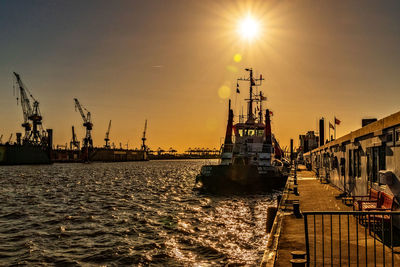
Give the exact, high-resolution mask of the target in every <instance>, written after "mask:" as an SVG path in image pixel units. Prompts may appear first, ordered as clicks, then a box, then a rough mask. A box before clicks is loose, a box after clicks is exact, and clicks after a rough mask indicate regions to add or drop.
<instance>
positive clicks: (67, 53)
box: [0, 0, 400, 151]
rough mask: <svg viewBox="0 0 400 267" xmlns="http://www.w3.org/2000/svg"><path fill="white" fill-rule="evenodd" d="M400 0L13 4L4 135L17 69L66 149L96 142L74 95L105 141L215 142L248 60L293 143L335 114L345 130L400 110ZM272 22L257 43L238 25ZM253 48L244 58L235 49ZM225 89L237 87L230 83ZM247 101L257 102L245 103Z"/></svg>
mask: <svg viewBox="0 0 400 267" xmlns="http://www.w3.org/2000/svg"><path fill="white" fill-rule="evenodd" d="M399 14H400V1H364V0H363V1H215V0H213V1H208V0H201V1H194V0H193V1H189V0H188V1H184V0H180V1H178V0H168V1H166V0H162V1H155V0H148V1H145V0H143V1H122V0H117V1H100V0H96V1H89V0H86V1H79V0H73V1H50V0H47V1H43V0H30V1H22V0H21V1H14V0H12V1H4V0H2V1H0V124H1V127H0V135H1V134H3V135H4V137H3V141H4V139H7V138H8V136H9V135H10V133H11V132H14V133H15V132H17V131H18V132H22V130H23V129H22V127H21V126H20V125H21V123H22V111H21V107H20V106H17V104H16V99H15V96H14V95H13V86H12V85H13V78H12V72H13V71H15V72H18V73H19V74H20V75H21V77H22V80H23V81H24V83H25V84H26V86H27V87H28V88H29V89H30V91H31V92H32V93H33V95H34V96H35V98H37V99H38V100H39V102H40V108H41V111H42V115H43V117H44V119H43V122H44V126H45V127H46V128H52V129H54V135H55V143H56V144H65V143H66V142H68V143H69V141H70V139H71V126H72V125H74V126H75V128H76V131H77V134H78V137H79V139H82V138H83V136H84V128H83V126H82V120H81V117H80V115H79V114H78V113H77V112H75V109H74V102H73V98H74V97H76V98H78V99H79V100H80V102H81V103H82V104H83V105H84V106H85V107H86V108H87V109H89V110H90V111H91V113H92V118H93V123H94V127H93V138H94V143H95V145H98V146H102V145H103V144H104V140H103V139H104V135H105V132H106V129H107V126H108V121H109V120H110V119H111V120H112V129H111V133H110V139H111V142H114V143H115V144H118V146H119V142H122V143H123V144H125V143H127V142H128V141H129V146H130V147H131V148H133V147H140V138H141V134H142V131H143V126H144V120H145V119H148V136H147V137H148V145H149V146H150V148H152V149H156V148H157V147H162V148H164V149H168V148H169V147H174V148H176V149H178V150H180V151H183V150H185V149H187V148H188V147H210V148H213V147H216V148H218V147H219V145H220V137H222V136H224V133H225V127H226V121H227V98H226V97H227V96H228V95H229V94H224V92H221V88H226V86H227V87H228V88H230V90H231V94H230V97H231V98H232V101H233V106H234V107H235V108H236V110H235V115H238V111H239V108H240V106H241V105H243V106H244V104H245V102H244V100H243V99H244V98H245V97H247V94H246V89H245V87H244V86H243V87H242V88H241V94H240V95H237V96H236V95H235V85H236V79H237V78H239V77H241V76H243V75H244V74H245V72H244V71H243V69H244V68H245V67H253V69H254V70H255V72H256V74H257V75H259V74H260V73H262V74H263V76H264V77H265V78H266V80H265V82H264V84H263V87H262V90H263V92H264V93H265V95H266V96H267V97H268V101H267V103H266V104H265V106H267V107H269V108H270V109H271V110H272V111H273V112H274V116H273V118H272V123H273V124H272V127H273V131H274V133H275V135H276V137H277V139H278V140H279V141H280V142H281V145H282V146H283V147H284V146H286V145H288V144H289V140H290V138H294V140H295V144H296V143H297V142H298V135H299V134H302V133H305V132H306V131H308V130H316V125H317V120H318V118H320V117H322V116H323V117H326V118H327V119H328V120H330V121H332V120H333V117H334V115H336V116H337V117H338V118H339V119H340V120H341V121H342V124H341V125H340V126H338V132H337V134H338V137H339V136H341V135H343V134H346V133H348V132H349V131H352V130H355V129H357V128H359V127H360V126H361V119H362V118H363V117H377V118H382V117H385V116H387V115H389V114H392V113H394V112H397V111H399V110H400V102H399V99H400V88H399V84H400V17H399ZM249 15H250V16H252V17H253V18H254V19H255V20H257V21H259V22H260V25H261V32H260V34H259V36H258V38H257V39H254V40H252V41H249V40H245V39H243V38H242V37H241V36H240V35H239V34H238V33H237V27H238V23H239V21H240V20H241V19H243V18H244V17H246V16H249ZM236 54H240V55H241V60H240V61H239V62H236V61H235V60H234V56H235V55H236ZM224 86H225V87H224ZM244 109H245V110H246V108H245V106H244Z"/></svg>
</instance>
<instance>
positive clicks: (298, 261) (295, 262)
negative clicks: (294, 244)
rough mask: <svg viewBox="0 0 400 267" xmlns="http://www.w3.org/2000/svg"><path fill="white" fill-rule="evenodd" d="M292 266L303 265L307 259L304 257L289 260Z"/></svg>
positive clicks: (301, 266)
mask: <svg viewBox="0 0 400 267" xmlns="http://www.w3.org/2000/svg"><path fill="white" fill-rule="evenodd" d="M290 263H291V264H292V267H305V266H306V263H307V260H306V259H292V260H290Z"/></svg>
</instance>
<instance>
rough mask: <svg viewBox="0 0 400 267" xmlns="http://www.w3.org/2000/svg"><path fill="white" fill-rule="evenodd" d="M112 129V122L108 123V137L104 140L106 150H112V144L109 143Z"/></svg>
mask: <svg viewBox="0 0 400 267" xmlns="http://www.w3.org/2000/svg"><path fill="white" fill-rule="evenodd" d="M110 129H111V120H110V122H109V123H108V130H107V132H106V137H105V138H104V141H106V144H105V145H104V147H105V148H110V144H109V143H108V142H109V141H110Z"/></svg>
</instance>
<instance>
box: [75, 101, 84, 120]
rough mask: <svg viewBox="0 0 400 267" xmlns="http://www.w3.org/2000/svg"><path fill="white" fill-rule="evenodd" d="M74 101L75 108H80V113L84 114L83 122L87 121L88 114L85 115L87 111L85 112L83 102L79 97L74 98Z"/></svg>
mask: <svg viewBox="0 0 400 267" xmlns="http://www.w3.org/2000/svg"><path fill="white" fill-rule="evenodd" d="M74 101H75V109H78V110H79V113H80V114H81V116H82V119H83V122H86V121H87V118H86V116H85V113H84V112H83V109H82V106H81V103H79V101H78V99H76V98H74Z"/></svg>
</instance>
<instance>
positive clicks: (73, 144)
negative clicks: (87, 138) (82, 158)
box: [69, 126, 80, 150]
mask: <svg viewBox="0 0 400 267" xmlns="http://www.w3.org/2000/svg"><path fill="white" fill-rule="evenodd" d="M69 147H70V149H74V148H76V149H78V150H79V149H80V142H79V141H78V139H77V138H76V134H75V127H74V126H72V139H71V142H69Z"/></svg>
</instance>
